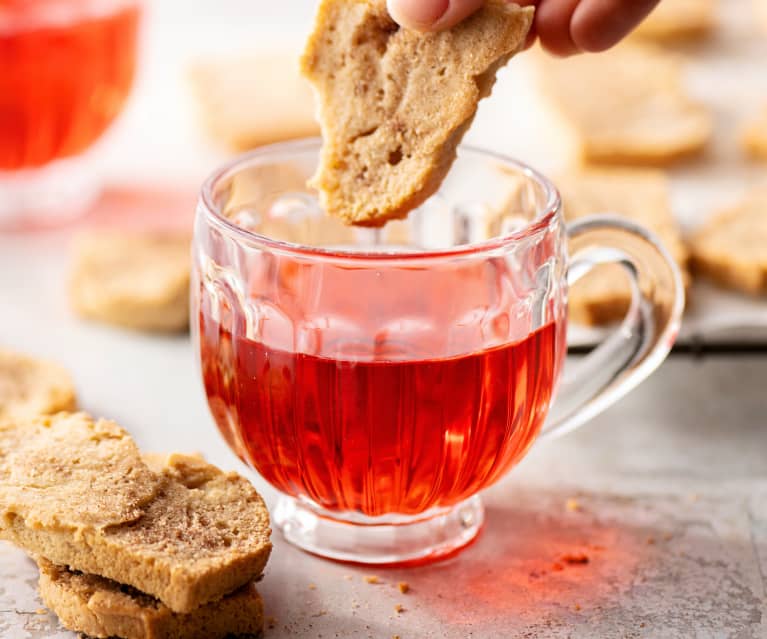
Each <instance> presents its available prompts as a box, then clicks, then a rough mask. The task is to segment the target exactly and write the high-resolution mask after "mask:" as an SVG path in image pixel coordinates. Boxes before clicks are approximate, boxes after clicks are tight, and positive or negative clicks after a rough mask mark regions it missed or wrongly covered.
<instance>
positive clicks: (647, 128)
mask: <svg viewBox="0 0 767 639" xmlns="http://www.w3.org/2000/svg"><path fill="white" fill-rule="evenodd" d="M538 60H539V80H540V85H541V88H542V90H543V93H544V95H545V96H547V97H548V98H549V100H550V102H551V104H552V108H553V109H554V110H556V111H558V112H559V113H560V114H561V115H562V117H563V119H564V121H565V122H566V123H567V124H568V125H569V127H570V129H571V130H572V132H573V134H574V137H575V139H576V141H577V143H578V147H579V152H580V159H581V160H582V161H583V162H586V163H595V164H639V165H667V164H671V163H673V162H674V161H676V160H679V159H681V158H685V157H689V156H693V155H696V154H699V153H701V152H702V151H703V149H704V147H705V146H706V143H707V142H708V140H709V138H710V137H711V131H712V119H711V115H710V113H709V112H708V111H707V110H706V109H705V108H704V107H703V106H702V105H700V104H698V103H696V102H694V101H693V100H692V99H690V98H689V97H688V96H687V94H686V93H685V91H684V88H683V84H682V66H681V64H680V62H679V60H678V59H677V58H676V57H674V56H672V54H670V53H668V52H665V51H663V50H662V49H659V48H657V47H653V46H650V45H644V44H642V45H639V44H634V43H630V44H622V45H620V46H618V47H616V48H615V49H612V50H611V51H608V52H605V53H600V54H585V55H579V56H574V57H572V58H568V59H566V60H561V59H554V58H551V57H548V56H544V55H541V56H539V58H538Z"/></svg>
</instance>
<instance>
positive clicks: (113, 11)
mask: <svg viewBox="0 0 767 639" xmlns="http://www.w3.org/2000/svg"><path fill="white" fill-rule="evenodd" d="M139 16H140V2H139V0H0V227H6V228H7V227H18V226H29V225H36V224H51V223H56V222H58V221H62V220H65V219H68V218H72V217H76V216H77V215H79V214H80V213H82V212H83V211H84V210H85V208H86V207H87V205H88V204H89V203H91V202H92V201H93V199H94V198H95V197H96V195H97V194H98V191H99V184H98V182H99V180H98V177H97V175H96V172H94V171H93V170H91V169H90V167H89V165H88V162H87V161H86V157H85V156H86V152H87V151H88V150H89V149H90V148H91V147H92V146H93V144H94V143H95V142H96V141H97V140H98V139H99V138H100V137H101V136H102V134H103V133H104V132H105V131H106V130H107V128H108V127H109V126H110V125H111V124H112V122H114V120H115V118H116V117H117V116H118V115H119V113H120V112H121V111H122V109H123V107H124V105H125V102H126V99H127V97H128V95H129V93H130V90H131V88H132V86H133V80H134V76H135V70H136V57H137V48H138V26H139Z"/></svg>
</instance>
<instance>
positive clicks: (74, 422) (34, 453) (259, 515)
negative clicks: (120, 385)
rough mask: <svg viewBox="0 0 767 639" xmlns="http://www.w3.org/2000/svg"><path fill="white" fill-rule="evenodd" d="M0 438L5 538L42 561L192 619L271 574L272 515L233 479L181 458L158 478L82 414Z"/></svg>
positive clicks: (4, 431) (4, 430)
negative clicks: (266, 568) (152, 599)
mask: <svg viewBox="0 0 767 639" xmlns="http://www.w3.org/2000/svg"><path fill="white" fill-rule="evenodd" d="M51 431H52V432H54V434H55V437H53V438H52V436H51V435H50V432H51ZM89 433H92V436H89ZM0 436H2V439H0V538H4V539H7V540H8V541H11V542H13V543H15V544H16V545H17V546H19V547H21V548H23V549H24V550H26V551H27V552H29V553H30V554H32V555H35V556H42V557H45V558H47V559H49V560H50V561H52V562H53V563H56V564H60V565H62V566H68V567H70V568H71V569H73V570H78V571H81V572H84V573H91V574H95V575H99V576H102V577H105V578H108V579H112V580H114V581H117V582H119V583H122V584H126V585H129V586H133V587H134V588H136V589H137V590H140V591H141V592H144V593H146V594H149V595H152V596H153V597H156V598H157V599H160V600H161V601H162V602H163V603H164V604H165V605H167V606H168V607H169V608H170V609H171V610H173V611H174V612H184V613H186V612H191V611H192V610H194V609H195V608H197V607H199V606H201V605H203V604H206V603H208V602H210V601H214V600H216V599H220V598H221V597H222V596H224V595H225V594H228V593H230V592H232V591H234V590H236V589H237V588H239V587H240V586H243V585H245V584H246V583H248V582H250V581H252V580H254V579H255V578H256V577H258V576H259V575H260V574H261V572H262V571H263V569H264V566H265V565H266V561H267V559H268V557H269V553H270V551H271V543H270V541H269V535H270V533H271V531H270V529H269V514H268V512H267V510H266V506H265V505H264V502H263V500H262V499H261V497H260V495H259V494H258V493H257V492H256V490H255V489H254V488H253V486H252V485H251V484H250V483H249V482H248V481H247V480H245V479H244V478H242V477H240V476H239V475H237V474H235V473H223V472H222V471H220V470H219V469H218V468H216V467H215V466H211V465H209V464H206V463H205V462H203V461H201V460H200V459H198V458H194V457H186V456H183V455H171V456H170V457H168V458H167V459H164V460H163V462H162V463H161V464H158V463H157V462H156V461H153V459H152V458H148V463H149V465H150V466H152V468H151V469H150V468H148V467H147V465H146V464H145V463H144V461H143V460H142V459H141V458H139V457H138V452H137V450H136V448H135V445H134V444H133V443H132V441H131V440H130V438H128V437H127V435H126V434H125V432H124V431H123V430H122V429H120V428H119V427H118V426H116V425H115V424H113V423H111V422H104V421H103V420H100V421H98V422H94V421H93V420H92V419H91V418H89V417H87V416H86V415H82V414H80V415H75V416H69V417H68V416H63V415H58V416H55V417H53V418H46V419H41V420H37V421H36V422H34V423H31V424H24V425H20V426H18V427H11V426H7V427H4V426H0ZM102 440H103V441H102Z"/></svg>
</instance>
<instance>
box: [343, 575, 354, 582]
mask: <svg viewBox="0 0 767 639" xmlns="http://www.w3.org/2000/svg"><path fill="white" fill-rule="evenodd" d="M344 579H346V581H351V580H352V579H354V577H352V576H351V575H344Z"/></svg>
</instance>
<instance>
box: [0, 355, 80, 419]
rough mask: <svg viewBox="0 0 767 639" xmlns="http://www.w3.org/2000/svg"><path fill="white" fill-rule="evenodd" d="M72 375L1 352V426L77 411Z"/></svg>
mask: <svg viewBox="0 0 767 639" xmlns="http://www.w3.org/2000/svg"><path fill="white" fill-rule="evenodd" d="M76 406H77V397H76V395H75V386H74V383H73V382H72V378H71V376H70V375H69V373H68V372H67V371H66V370H64V369H63V368H62V367H61V366H59V365H58V364H55V363H53V362H48V361H45V360H40V359H35V358H33V357H27V356H25V355H21V354H20V353H14V352H13V351H8V350H5V349H1V348H0V422H5V421H23V420H27V419H32V418H33V417H36V416H37V415H49V414H52V413H57V412H59V411H71V410H75V408H76Z"/></svg>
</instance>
